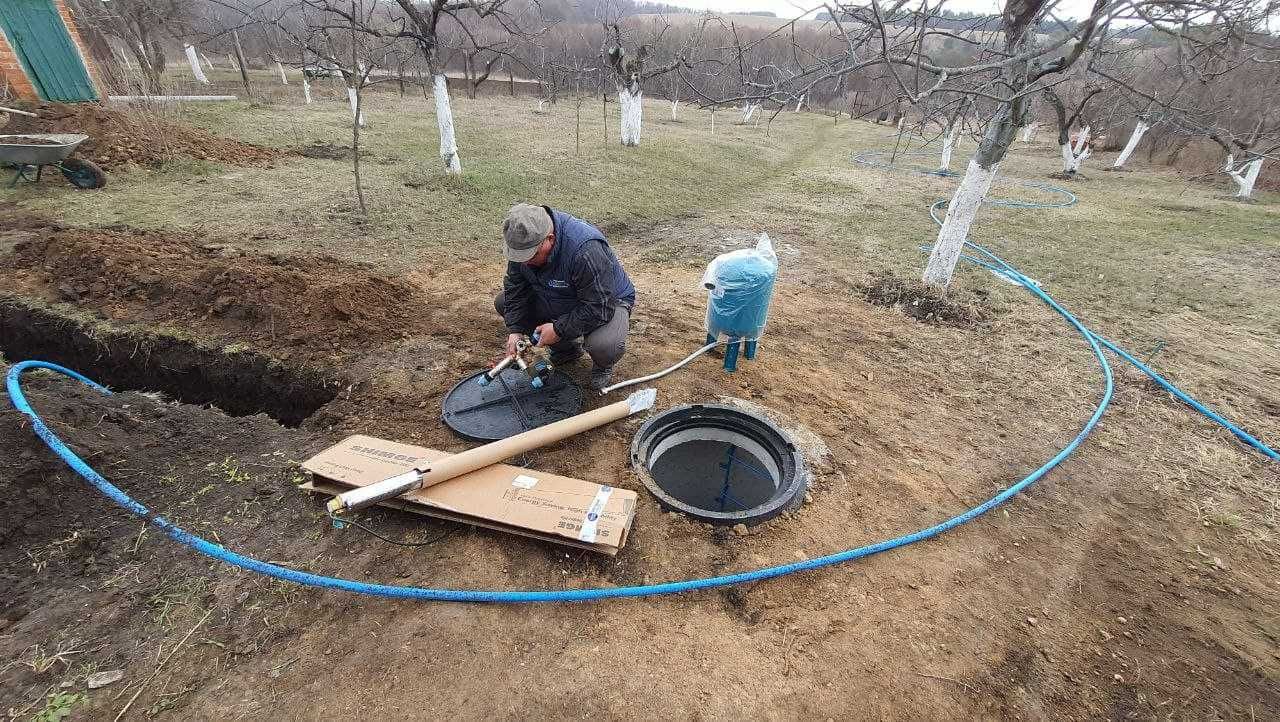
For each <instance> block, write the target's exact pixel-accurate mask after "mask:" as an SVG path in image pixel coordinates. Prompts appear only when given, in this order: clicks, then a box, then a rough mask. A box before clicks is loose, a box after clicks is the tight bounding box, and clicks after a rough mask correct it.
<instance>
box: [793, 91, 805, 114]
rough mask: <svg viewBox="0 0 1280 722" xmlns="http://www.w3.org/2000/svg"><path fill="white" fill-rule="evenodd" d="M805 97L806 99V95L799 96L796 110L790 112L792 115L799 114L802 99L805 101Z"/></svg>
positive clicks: (802, 103) (802, 102)
mask: <svg viewBox="0 0 1280 722" xmlns="http://www.w3.org/2000/svg"><path fill="white" fill-rule="evenodd" d="M807 97H808V94H805V95H801V96H800V99H799V100H797V101H796V109H795V110H794V111H792V112H793V113H799V112H800V106H802V105H804V99H805V98H807Z"/></svg>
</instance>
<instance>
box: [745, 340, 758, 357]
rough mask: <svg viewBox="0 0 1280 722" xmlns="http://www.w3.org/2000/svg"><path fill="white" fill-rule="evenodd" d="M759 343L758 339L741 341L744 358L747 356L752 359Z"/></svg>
mask: <svg viewBox="0 0 1280 722" xmlns="http://www.w3.org/2000/svg"><path fill="white" fill-rule="evenodd" d="M759 343H760V342H759V341H743V342H742V355H743V356H745V357H746V358H749V359H753V358H755V357H756V347H757V346H758V345H759Z"/></svg>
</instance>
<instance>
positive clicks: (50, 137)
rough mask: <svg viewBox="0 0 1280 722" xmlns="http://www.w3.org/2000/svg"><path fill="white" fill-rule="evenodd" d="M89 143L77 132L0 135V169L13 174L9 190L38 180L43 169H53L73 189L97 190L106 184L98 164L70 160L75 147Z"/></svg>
mask: <svg viewBox="0 0 1280 722" xmlns="http://www.w3.org/2000/svg"><path fill="white" fill-rule="evenodd" d="M86 140H89V136H87V135H83V134H80V133H24V134H21V135H0V168H10V169H14V170H16V171H17V172H16V173H15V174H14V176H13V180H11V181H9V187H10V188H12V187H14V186H15V185H17V184H18V181H28V182H31V183H34V182H36V181H38V180H40V175H41V173H43V172H44V167H45V166H50V165H51V166H53V167H54V168H57V169H58V170H60V171H62V175H63V176H65V177H66V179H67V181H68V182H70V183H71V185H73V186H75V187H76V188H101V187H103V186H104V185H106V184H107V174H106V173H104V172H103V170H102V168H100V167H98V164H96V163H93V162H91V161H87V160H82V159H80V158H72V157H71V154H72V153H74V152H75V150H76V146H78V145H80V144H81V143H83V142H85V141H86Z"/></svg>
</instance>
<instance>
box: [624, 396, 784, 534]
mask: <svg viewBox="0 0 1280 722" xmlns="http://www.w3.org/2000/svg"><path fill="white" fill-rule="evenodd" d="M631 460H632V464H633V465H634V466H635V468H636V470H637V472H638V473H639V474H640V477H641V479H642V480H643V481H644V483H645V486H647V487H648V489H649V491H650V492H652V493H653V495H654V496H655V497H657V499H658V501H659V502H660V503H661V504H662V505H663V507H665V508H667V509H673V510H676V511H680V512H683V513H685V514H688V515H690V516H693V517H695V518H697V519H700V520H702V521H707V522H711V523H713V524H739V523H742V524H757V523H760V522H762V521H766V520H768V519H771V518H773V517H775V516H777V515H779V514H781V513H782V512H784V511H786V510H788V509H791V508H794V507H795V506H797V505H798V504H799V503H800V502H801V501H802V500H803V498H804V491H805V488H806V486H807V485H808V476H807V473H806V471H805V467H804V461H803V458H802V456H801V454H800V453H799V451H798V450H797V449H796V445H795V443H794V442H792V440H791V439H790V437H789V436H788V435H787V434H786V432H784V431H783V430H782V429H781V428H779V427H778V426H777V425H776V424H774V423H772V422H771V421H769V420H768V419H765V418H764V417H762V416H760V415H758V414H754V413H751V412H748V411H744V410H742V409H739V408H736V407H732V406H726V405H721V404H692V405H686V406H679V407H676V408H673V409H671V410H669V411H666V412H664V413H662V414H659V415H657V416H655V417H653V418H652V419H650V420H649V421H647V422H646V423H645V424H644V425H643V426H642V427H641V428H640V431H639V432H637V434H636V438H635V441H634V442H633V443H632V447H631Z"/></svg>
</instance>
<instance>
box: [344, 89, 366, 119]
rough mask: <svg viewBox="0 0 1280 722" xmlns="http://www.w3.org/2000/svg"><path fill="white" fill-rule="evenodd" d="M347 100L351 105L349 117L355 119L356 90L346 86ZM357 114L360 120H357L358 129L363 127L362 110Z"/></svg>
mask: <svg viewBox="0 0 1280 722" xmlns="http://www.w3.org/2000/svg"><path fill="white" fill-rule="evenodd" d="M347 100H348V101H349V102H350V103H351V117H352V118H355V117H356V107H357V106H356V89H355V88H353V87H351V86H347ZM359 113H360V118H359V122H360V127H361V128H363V127H364V110H363V109H361V110H360V111H359Z"/></svg>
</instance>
